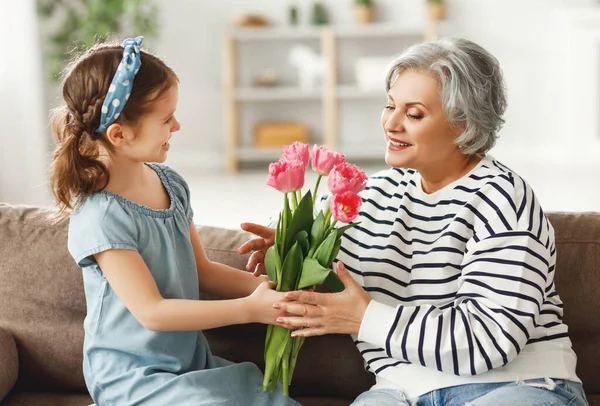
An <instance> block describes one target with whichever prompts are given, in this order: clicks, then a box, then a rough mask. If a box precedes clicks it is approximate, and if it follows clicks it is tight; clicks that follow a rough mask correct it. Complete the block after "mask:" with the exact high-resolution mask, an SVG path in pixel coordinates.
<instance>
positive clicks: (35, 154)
mask: <svg viewBox="0 0 600 406" xmlns="http://www.w3.org/2000/svg"><path fill="white" fill-rule="evenodd" d="M43 79H44V74H43V72H42V54H41V46H40V38H39V26H38V18H37V14H36V6H35V0H18V1H11V0H0V202H6V203H10V204H27V205H48V204H50V203H51V199H50V197H49V196H50V195H49V193H48V187H47V168H48V164H49V154H48V150H49V145H48V144H49V143H48V136H47V129H46V127H47V124H46V123H47V112H45V111H44V91H43V89H44V82H43Z"/></svg>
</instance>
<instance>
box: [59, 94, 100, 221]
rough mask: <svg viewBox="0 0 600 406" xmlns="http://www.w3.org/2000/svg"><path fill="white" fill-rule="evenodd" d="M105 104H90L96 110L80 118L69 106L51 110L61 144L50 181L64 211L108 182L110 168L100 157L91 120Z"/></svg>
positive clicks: (61, 211)
mask: <svg viewBox="0 0 600 406" xmlns="http://www.w3.org/2000/svg"><path fill="white" fill-rule="evenodd" d="M101 106H102V100H99V103H94V104H93V105H90V109H89V110H92V111H89V112H86V114H84V115H83V116H82V117H76V116H77V115H78V114H77V113H76V112H75V114H73V113H72V112H71V111H69V108H68V107H67V106H63V107H59V108H57V109H55V110H53V111H52V113H51V116H50V124H51V128H52V134H53V136H54V139H55V141H56V144H57V145H56V149H55V151H54V156H53V161H52V165H51V167H50V184H51V188H52V193H53V195H54V198H55V200H56V202H57V205H58V208H59V213H61V214H64V213H65V212H67V211H69V210H72V209H73V208H74V207H76V206H77V204H78V203H79V202H81V201H82V200H83V199H85V198H86V197H87V196H89V195H90V194H91V193H93V192H94V191H97V190H99V189H101V188H103V187H104V186H105V185H106V184H107V183H108V170H107V168H106V165H105V164H104V163H103V162H102V161H101V160H100V150H99V147H100V144H99V143H98V142H95V141H94V140H92V135H91V134H90V131H93V130H90V125H89V124H90V122H89V121H88V120H89V118H90V117H98V115H97V114H96V112H95V111H93V110H95V109H96V108H97V109H100V108H101ZM86 115H87V116H88V117H84V116H86ZM85 118H88V120H85ZM86 121H87V123H86ZM91 121H97V120H91Z"/></svg>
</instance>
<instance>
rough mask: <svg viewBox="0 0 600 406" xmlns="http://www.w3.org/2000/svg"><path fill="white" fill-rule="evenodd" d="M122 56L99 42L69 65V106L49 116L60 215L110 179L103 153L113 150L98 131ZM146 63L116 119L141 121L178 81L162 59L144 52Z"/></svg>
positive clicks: (53, 182) (114, 45) (66, 95)
mask: <svg viewBox="0 0 600 406" xmlns="http://www.w3.org/2000/svg"><path fill="white" fill-rule="evenodd" d="M122 57H123V47H122V46H121V45H119V44H117V43H103V44H97V45H94V46H93V47H91V48H90V49H88V50H87V51H86V52H84V53H83V54H81V55H80V56H79V57H77V58H75V59H74V60H73V61H72V62H71V63H70V64H69V66H67V68H66V69H65V74H64V78H63V82H62V94H63V99H64V101H65V105H64V106H61V107H58V108H56V109H54V110H53V111H52V113H51V115H50V123H51V128H52V134H53V136H54V138H55V140H56V143H57V146H56V149H55V151H54V155H53V161H52V165H51V167H50V185H51V188H52V193H53V195H54V198H55V200H56V203H57V205H58V208H59V216H60V215H64V214H65V213H66V212H68V211H70V210H72V209H74V208H75V207H77V205H78V204H80V203H81V202H83V200H85V198H86V197H88V196H89V195H90V194H91V193H93V192H95V191H98V190H102V189H104V188H105V187H106V185H107V184H108V180H109V173H108V168H107V167H106V164H105V161H104V162H103V161H102V159H101V152H103V150H104V151H106V152H111V151H113V148H112V146H111V144H110V142H109V141H108V140H107V138H106V135H105V134H98V133H96V128H98V126H99V125H100V114H101V108H102V103H103V102H104V98H105V97H106V94H107V93H108V88H109V86H110V84H111V82H112V78H113V76H114V74H115V72H116V70H117V67H118V66H119V63H120V62H121V59H122ZM140 58H141V66H140V70H139V71H138V73H137V74H136V75H135V78H134V82H133V88H132V90H131V95H130V96H129V99H128V100H127V103H126V104H125V108H124V109H123V111H122V112H121V114H120V116H119V118H118V119H117V120H116V121H117V122H119V123H127V124H136V123H137V121H138V120H139V119H140V118H142V116H143V115H144V114H145V113H147V112H148V110H149V109H150V108H151V104H152V103H153V102H154V101H155V100H156V99H158V98H160V97H161V96H162V95H163V94H164V93H165V92H166V91H167V90H169V89H170V88H171V86H173V85H174V84H175V83H177V82H178V79H177V75H175V72H173V70H172V69H171V68H169V67H168V66H167V65H166V64H165V63H164V62H163V61H161V60H160V59H158V58H157V57H155V56H153V55H151V54H149V53H147V52H144V51H141V55H140Z"/></svg>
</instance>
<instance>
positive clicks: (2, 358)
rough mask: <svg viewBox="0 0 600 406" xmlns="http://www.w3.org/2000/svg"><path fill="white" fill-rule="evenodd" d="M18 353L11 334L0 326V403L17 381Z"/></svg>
mask: <svg viewBox="0 0 600 406" xmlns="http://www.w3.org/2000/svg"><path fill="white" fill-rule="evenodd" d="M18 376H19V354H18V352H17V344H16V343H15V340H14V339H13V336H12V335H11V334H10V333H9V332H7V331H6V330H2V329H1V328H0V403H2V401H3V400H4V398H5V397H6V395H8V392H10V391H11V390H12V388H13V386H14V385H15V383H16V382H17V377H18Z"/></svg>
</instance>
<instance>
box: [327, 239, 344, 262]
mask: <svg viewBox="0 0 600 406" xmlns="http://www.w3.org/2000/svg"><path fill="white" fill-rule="evenodd" d="M341 246H342V240H341V239H337V240H335V245H334V246H333V250H331V254H329V259H328V261H327V267H328V268H329V267H331V264H332V263H333V260H334V259H336V258H337V255H338V252H340V247H341Z"/></svg>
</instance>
